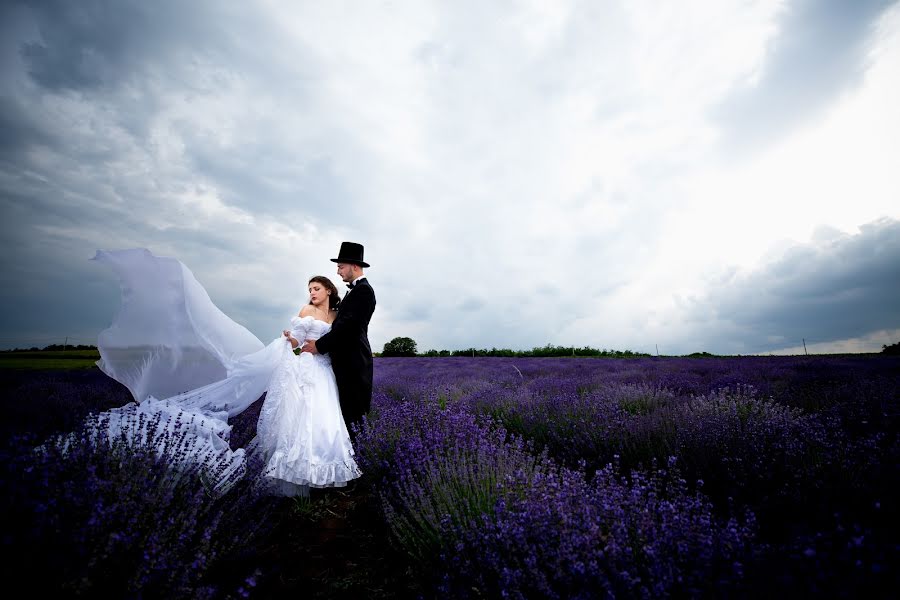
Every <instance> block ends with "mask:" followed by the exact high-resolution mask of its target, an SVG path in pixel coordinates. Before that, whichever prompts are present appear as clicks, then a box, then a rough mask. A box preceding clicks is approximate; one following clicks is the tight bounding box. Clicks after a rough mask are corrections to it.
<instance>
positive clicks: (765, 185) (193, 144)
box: [0, 0, 900, 354]
mask: <svg viewBox="0 0 900 600" xmlns="http://www.w3.org/2000/svg"><path fill="white" fill-rule="evenodd" d="M0 29H2V36H0V48H2V50H0V69H2V71H0V80H2V92H0V132H2V135H0V210H2V215H0V228H2V236H3V242H4V243H3V246H4V248H3V252H2V254H0V265H2V270H0V289H2V292H0V347H4V348H11V347H15V346H31V345H37V346H43V345H46V344H49V343H61V342H62V341H63V340H64V339H65V338H66V337H67V336H68V337H69V339H70V343H71V342H72V341H75V342H77V343H93V342H94V341H95V340H96V335H97V333H98V332H99V331H100V330H102V329H103V328H105V327H106V326H108V325H109V323H110V322H111V320H112V318H113V315H114V314H115V312H116V310H117V307H118V305H119V290H118V287H117V285H116V282H115V280H114V278H113V277H112V274H111V273H109V272H106V271H105V269H104V268H103V267H102V266H101V265H99V264H97V263H96V262H91V261H90V260H89V259H90V258H91V257H93V256H94V254H95V251H96V250H97V249H98V248H102V249H108V250H111V249H120V248H133V247H142V248H148V249H149V250H151V251H152V252H153V253H155V254H157V255H160V256H174V257H176V258H179V259H180V260H182V262H184V263H185V264H186V265H187V266H188V267H189V268H190V269H191V270H192V271H193V273H194V274H195V276H196V277H197V279H198V280H199V281H200V282H201V283H202V284H203V285H204V286H205V287H206V289H207V290H208V291H209V293H210V296H211V297H212V299H213V301H214V302H215V303H216V304H217V305H218V306H219V307H220V308H221V309H222V310H223V311H225V313H226V314H228V315H229V316H231V317H232V318H233V319H235V320H236V321H238V322H240V323H242V324H244V325H246V326H247V327H248V328H249V329H250V330H251V331H252V332H253V333H255V334H256V335H257V336H258V337H259V338H260V339H261V340H263V341H269V340H271V339H273V338H274V337H276V336H277V335H278V334H279V332H280V331H281V329H282V327H283V326H284V324H285V322H286V320H287V318H288V317H289V316H290V315H292V314H295V313H296V311H297V310H298V308H299V306H300V304H301V303H303V302H305V301H306V292H305V288H306V281H307V280H308V278H309V277H310V276H311V275H314V274H320V273H323V274H326V275H329V276H331V277H332V279H333V280H334V281H335V282H336V283H338V284H339V283H340V280H339V278H338V277H337V276H336V275H335V273H334V264H333V263H332V262H330V261H329V259H330V258H332V257H334V256H336V255H337V250H338V247H339V246H340V243H341V241H342V240H353V241H357V242H360V243H363V244H364V245H365V249H366V250H365V252H366V254H365V256H366V259H367V261H368V262H370V263H371V264H372V267H371V268H370V269H368V270H367V275H368V276H369V279H370V281H371V282H372V284H373V287H374V288H375V291H376V294H377V297H378V308H377V310H376V312H375V315H374V317H373V320H372V324H371V329H370V338H371V340H372V344H373V347H374V348H375V349H378V350H380V349H381V347H382V346H383V344H384V343H385V342H386V341H388V340H390V339H391V338H393V337H396V336H409V337H412V338H413V339H415V340H416V341H417V342H418V346H419V349H420V350H426V349H429V348H446V349H458V348H468V347H472V346H475V347H486V348H489V347H506V348H519V349H521V348H531V347H534V346H542V345H545V344H555V345H566V346H568V345H577V346H584V345H589V346H592V347H595V348H615V349H630V350H635V351H644V352H651V353H655V352H656V351H657V349H658V351H659V352H660V353H662V354H684V353H689V352H694V351H708V352H714V353H742V354H749V353H768V352H798V351H799V352H802V344H803V341H804V340H805V341H806V344H807V346H808V348H809V350H810V351H811V352H838V351H841V352H843V351H877V350H880V349H881V346H882V344H891V343H894V342H897V341H900V111H898V110H897V106H900V5H898V4H897V3H896V2H892V1H885V0H856V1H853V2H849V1H846V0H760V1H748V0H685V1H682V2H666V1H661V0H645V1H641V0H583V1H580V2H566V1H562V0H532V1H521V2H516V1H500V2H481V1H471V2H470V1H453V2H426V1H422V0H410V1H408V2H406V1H384V2H374V1H371V2H363V1H356V2H338V1H335V2H300V1H296V0H284V1H277V0H270V1H252V2H251V1H248V2H240V3H222V2H218V1H215V0H209V1H199V0H198V1H192V2H182V1H180V0H155V1H154V2H145V1H143V0H134V1H131V0H117V1H113V0H109V1H96V0H80V1H79V2H69V1H66V0H56V1H54V0H47V1H33V2H24V1H23V2H15V1H7V2H4V3H2V8H0Z"/></svg>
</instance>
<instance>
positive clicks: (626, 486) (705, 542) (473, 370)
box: [360, 357, 900, 597]
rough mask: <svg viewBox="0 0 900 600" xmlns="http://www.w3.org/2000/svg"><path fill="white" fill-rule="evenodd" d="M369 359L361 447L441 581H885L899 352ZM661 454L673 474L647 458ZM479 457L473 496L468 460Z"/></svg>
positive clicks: (620, 584) (459, 585)
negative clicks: (372, 395) (372, 390)
mask: <svg viewBox="0 0 900 600" xmlns="http://www.w3.org/2000/svg"><path fill="white" fill-rule="evenodd" d="M378 366H379V368H378V369H377V370H376V373H377V380H376V389H377V390H379V392H380V393H379V394H378V395H377V398H376V402H375V407H376V408H375V410H373V413H372V419H371V420H370V422H369V423H368V425H367V427H366V430H365V432H364V435H363V436H362V438H361V440H360V453H361V455H362V456H364V457H368V458H369V459H371V462H370V467H369V468H370V470H371V471H372V472H373V473H376V474H377V478H378V484H377V485H378V491H379V493H380V494H381V495H382V496H383V497H384V498H385V499H386V500H385V511H384V513H385V517H386V518H387V520H388V521H389V522H390V523H391V524H392V527H393V528H394V529H395V531H401V530H402V531H404V532H405V534H403V535H397V536H395V537H396V539H397V540H398V542H399V544H400V545H401V546H405V547H406V549H407V550H408V551H410V553H411V554H413V555H414V556H418V557H423V559H424V555H427V554H428V553H429V552H430V553H431V555H432V556H434V552H435V551H437V552H438V556H440V560H439V561H438V562H437V563H432V565H433V567H434V570H435V572H434V573H432V575H433V576H434V577H436V578H438V579H440V582H439V583H438V584H437V585H439V586H440V589H442V590H443V591H444V592H445V593H448V594H450V593H452V594H454V595H462V596H465V595H475V596H477V595H478V594H487V595H506V596H511V597H579V596H583V597H588V596H590V597H593V596H595V595H601V596H603V595H609V596H618V595H625V596H629V597H630V596H633V595H636V596H656V595H672V594H674V595H682V594H686V595H690V596H697V595H701V596H704V595H719V594H721V593H723V592H724V591H725V590H729V589H730V590H731V591H730V593H732V594H733V593H736V592H735V590H740V594H739V595H743V594H746V595H750V596H752V595H754V593H788V592H790V593H808V592H810V591H823V590H829V591H836V592H837V593H839V594H846V593H852V592H853V591H855V590H863V589H865V590H877V589H882V588H884V587H885V585H886V584H890V583H892V582H895V581H896V576H894V575H891V574H890V573H893V571H890V570H889V569H888V568H887V565H889V564H892V563H896V562H897V559H898V545H897V539H898V526H897V518H896V516H897V511H896V508H894V507H896V506H897V502H896V498H897V497H896V493H895V492H893V491H892V490H893V489H894V486H896V484H897V483H898V481H897V479H898V478H897V474H898V473H897V471H898V466H897V465H898V464H900V461H898V458H900V456H898V448H900V443H898V427H897V412H898V411H897V409H898V406H900V401H898V395H897V391H898V385H897V384H898V380H900V378H898V376H900V361H897V360H893V361H890V360H883V359H882V358H880V357H832V358H830V359H821V358H815V359H806V358H805V357H748V358H743V359H714V358H705V359H692V360H687V359H662V360H661V359H638V360H591V359H578V360H571V359H540V360H534V359H531V360H527V359H502V358H498V359H467V358H451V359H437V360H435V359H399V360H398V359H382V360H380V361H379V363H378ZM461 431H466V432H470V434H471V435H467V434H461V433H460V432H461ZM476 431H478V433H477V434H475V432H476ZM517 436H521V437H517ZM523 439H524V440H525V442H523V441H522V440H523ZM410 440H415V441H414V442H409V441H410ZM448 440H452V441H448ZM486 440H489V442H488V441H486ZM408 444H409V445H408ZM483 448H491V450H490V451H489V452H484V451H483V450H482V449H483ZM505 448H509V449H510V450H509V451H506V450H504V449H505ZM541 451H544V452H545V453H546V454H545V455H541V454H540V452H541ZM498 457H499V458H502V460H493V459H494V458H498ZM670 457H675V460H676V464H677V465H678V466H679V468H680V471H681V473H682V475H681V476H677V475H672V472H673V471H672V469H671V465H670V467H668V468H667V469H665V470H659V469H656V468H655V467H654V466H653V465H654V464H656V463H660V464H669V463H668V462H667V461H668V460H670ZM507 458H509V460H508V461H507V460H506V459H507ZM492 460H493V462H492ZM614 460H615V462H616V463H617V464H619V465H621V468H617V469H615V470H613V471H611V470H610V467H608V466H607V464H608V463H609V462H612V461H614ZM518 461H521V464H522V465H523V468H522V469H519V470H517V469H516V467H515V463H516V462H518ZM483 465H484V466H486V467H487V471H489V472H490V473H491V475H490V477H489V478H485V479H484V481H489V482H491V483H494V484H495V485H496V488H495V489H494V491H493V492H492V493H490V494H486V493H484V492H483V490H484V489H485V488H484V486H482V485H481V484H480V482H481V481H482V480H481V479H479V478H478V477H474V478H473V477H472V473H479V472H480V469H482V466H483ZM504 473H505V476H500V475H502V474H504ZM619 473H628V476H627V477H623V476H622V475H619ZM539 481H541V482H543V485H541V484H539V483H538V482H539ZM663 481H664V482H666V483H665V484H664V485H663V484H662V483H660V482H663ZM598 482H599V483H598ZM448 488H449V489H453V490H455V494H447V493H446V491H445V490H446V489H448ZM470 496H471V498H478V499H479V500H478V501H472V500H471V498H470ZM492 502H493V504H492ZM616 511H619V512H616ZM476 513H480V514H478V515H477V516H475V515H476ZM647 515H651V516H652V518H648V517H647ZM735 515H737V516H739V518H737V519H736V518H735ZM654 519H655V520H654ZM570 524H571V526H570ZM757 524H758V532H759V533H758V535H757V536H756V538H755V539H754V538H752V533H753V531H755V530H757ZM423 531H427V532H428V536H427V539H428V542H427V543H425V544H422V545H418V546H417V545H416V544H418V543H419V542H418V541H417V540H421V539H424V538H425V537H426V536H423V535H422V532H423ZM625 532H627V533H625ZM651 558H652V559H651Z"/></svg>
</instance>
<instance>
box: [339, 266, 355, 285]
mask: <svg viewBox="0 0 900 600" xmlns="http://www.w3.org/2000/svg"><path fill="white" fill-rule="evenodd" d="M337 274H338V275H340V276H341V280H342V281H344V282H345V283H346V282H348V281H353V265H351V264H350V263H338V264H337Z"/></svg>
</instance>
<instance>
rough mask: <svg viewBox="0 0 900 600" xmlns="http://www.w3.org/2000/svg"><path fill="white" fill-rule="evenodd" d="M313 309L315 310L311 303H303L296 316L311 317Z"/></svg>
mask: <svg viewBox="0 0 900 600" xmlns="http://www.w3.org/2000/svg"><path fill="white" fill-rule="evenodd" d="M314 311H315V308H314V307H313V305H312V304H304V305H303V308H301V309H300V312H299V313H298V314H297V316H298V317H311V316H313V313H314Z"/></svg>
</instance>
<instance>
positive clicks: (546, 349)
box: [383, 344, 650, 358]
mask: <svg viewBox="0 0 900 600" xmlns="http://www.w3.org/2000/svg"><path fill="white" fill-rule="evenodd" d="M385 348H387V345H385ZM383 356H388V355H387V354H384V355H383ZM395 356H396V355H395ZM420 356H428V357H442V356H469V357H479V356H487V357H507V358H525V357H536V358H548V357H561V356H589V357H595V358H597V357H602V358H639V357H647V356H650V355H649V354H644V353H641V352H632V351H631V350H606V349H603V350H598V349H596V348H591V347H590V346H584V347H582V348H575V347H572V346H554V345H552V344H548V345H546V346H541V347H536V348H532V349H531V350H511V349H509V348H491V349H490V350H487V349H484V348H466V349H465V350H427V351H426V352H425V353H423V354H421V355H420Z"/></svg>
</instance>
